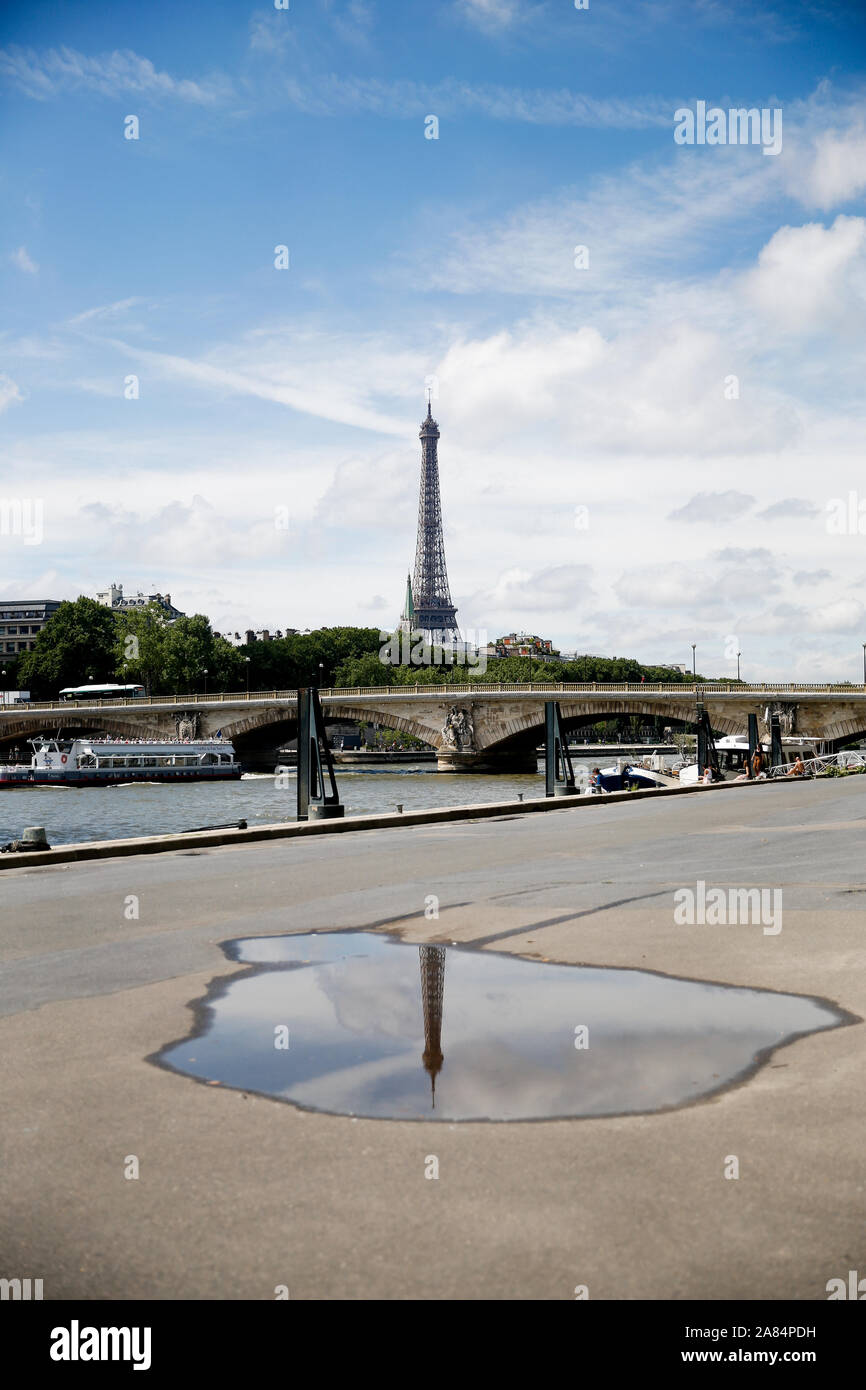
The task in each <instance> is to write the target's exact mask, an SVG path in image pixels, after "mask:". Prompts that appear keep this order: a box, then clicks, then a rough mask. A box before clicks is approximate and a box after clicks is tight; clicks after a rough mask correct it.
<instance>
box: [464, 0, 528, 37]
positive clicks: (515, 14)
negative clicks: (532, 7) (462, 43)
mask: <svg viewBox="0 0 866 1390" xmlns="http://www.w3.org/2000/svg"><path fill="white" fill-rule="evenodd" d="M456 10H457V13H458V14H459V15H460V17H461V18H463V19H467V20H469V21H470V23H472V24H475V25H477V27H478V28H479V29H483V30H485V31H487V32H490V31H493V32H498V31H500V30H502V29H509V28H510V27H511V25H513V24H515V23H517V21H518V20H520V19H525V18H526V17H527V8H526V6H524V5H523V4H522V0H457V3H456Z"/></svg>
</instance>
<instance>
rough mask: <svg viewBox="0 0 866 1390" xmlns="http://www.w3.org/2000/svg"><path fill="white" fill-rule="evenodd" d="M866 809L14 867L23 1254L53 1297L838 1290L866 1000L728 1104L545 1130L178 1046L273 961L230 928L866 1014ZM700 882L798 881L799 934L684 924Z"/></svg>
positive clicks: (844, 784) (554, 824) (774, 806)
mask: <svg viewBox="0 0 866 1390" xmlns="http://www.w3.org/2000/svg"><path fill="white" fill-rule="evenodd" d="M864 830H866V778H859V777H852V778H847V779H838V780H833V781H826V782H820V783H808V784H807V783H802V784H800V783H798V784H795V785H785V786H781V787H778V788H774V789H772V790H771V791H768V792H767V794H766V795H763V794H761V795H758V794H755V789H751V788H734V789H731V790H730V791H728V792H726V794H725V795H723V796H712V795H706V796H700V797H698V796H696V797H684V798H669V799H662V800H656V801H649V802H647V801H644V802H640V803H633V804H621V805H610V806H605V807H600V808H598V809H597V811H596V812H595V813H594V814H592V815H586V814H581V813H580V812H579V811H576V810H564V811H562V812H561V813H558V814H557V815H551V816H535V817H533V816H516V817H515V818H514V819H510V820H504V821H496V822H493V821H478V822H468V823H455V824H443V825H436V826H418V827H415V828H412V829H408V828H403V829H400V830H394V831H391V830H387V829H380V830H371V831H368V832H359V833H357V834H354V835H351V836H334V837H321V838H308V839H303V840H287V841H281V842H277V843H260V844H251V845H243V846H224V847H221V848H214V849H208V850H204V851H201V852H198V851H182V852H178V853H175V854H166V855H160V856H156V857H153V856H151V857H141V858H131V859H122V860H108V861H95V862H92V863H83V864H68V865H59V866H51V867H44V868H41V867H37V866H32V867H29V868H25V867H22V868H20V869H16V870H13V871H9V872H6V873H4V875H3V876H2V884H0V893H2V914H3V916H2V928H0V949H2V961H3V969H2V973H0V1015H2V1017H0V1041H2V1045H3V1050H4V1057H5V1060H6V1064H5V1067H4V1080H3V1094H4V1104H3V1115H4V1123H3V1126H2V1138H0V1263H2V1269H0V1274H3V1275H4V1276H5V1277H15V1276H18V1277H32V1278H42V1279H43V1280H44V1288H45V1296H46V1298H61V1297H84V1298H130V1297H155V1298H193V1299H195V1298H238V1297H240V1298H255V1299H258V1298H264V1299H269V1298H273V1297H274V1289H275V1286H276V1285H278V1284H287V1285H288V1286H289V1289H290V1292H291V1296H292V1298H296V1299H297V1298H300V1299H305V1298H334V1299H344V1298H374V1297H383V1298H393V1299H403V1298H416V1297H417V1298H469V1299H472V1298H507V1299H511V1298H514V1299H530V1298H533V1299H534V1298H570V1297H572V1296H573V1290H574V1287H575V1285H577V1284H587V1285H588V1286H589V1291H590V1297H591V1298H593V1299H610V1298H613V1299H617V1298H661V1299H668V1298H673V1299H680V1298H707V1299H723V1298H729V1297H739V1298H752V1299H767V1300H773V1299H780V1298H797V1299H823V1298H825V1297H826V1293H825V1285H826V1283H827V1280H829V1279H831V1278H834V1277H836V1276H842V1277H845V1276H846V1275H847V1271H848V1270H849V1269H859V1270H860V1272H861V1274H864V1273H866V1223H864V1215H866V1163H864V1154H866V1133H864V1124H863V1100H862V1095H863V1089H862V1076H863V1065H864V1026H863V1025H862V1024H861V1023H859V1022H858V1023H854V1024H852V1025H850V1026H847V1027H843V1028H839V1029H835V1030H832V1031H830V1032H827V1033H821V1034H816V1035H813V1036H810V1037H806V1038H802V1039H799V1040H798V1041H796V1042H794V1043H793V1044H791V1045H790V1046H788V1047H785V1048H783V1049H781V1050H780V1051H778V1052H777V1053H776V1054H774V1056H773V1057H772V1059H771V1061H770V1063H769V1064H768V1065H767V1066H765V1067H763V1068H762V1069H761V1070H760V1071H759V1072H758V1073H757V1074H756V1075H754V1076H752V1077H751V1078H750V1079H748V1080H746V1081H744V1082H743V1083H742V1084H740V1085H737V1086H734V1087H732V1088H730V1089H728V1090H727V1091H725V1092H723V1093H722V1094H720V1095H717V1096H715V1097H714V1098H712V1099H711V1100H708V1101H706V1102H703V1103H698V1104H695V1105H692V1106H689V1107H686V1108H683V1109H680V1110H677V1111H673V1112H668V1113H664V1114H658V1115H645V1116H631V1117H623V1118H613V1119H591V1120H573V1121H556V1122H544V1123H534V1124H512V1125H502V1124H497V1125H484V1124H465V1125H438V1124H437V1125H428V1124H424V1123H401V1122H390V1121H371V1120H369V1121H368V1120H351V1119H348V1118H345V1117H339V1116H328V1115H316V1114H310V1113H305V1112H303V1111H300V1110H297V1109H295V1108H293V1107H292V1106H290V1105H286V1104H281V1103H279V1102H276V1101H271V1100H267V1099H264V1098H260V1097H255V1096H247V1095H244V1094H242V1093H240V1092H236V1091H231V1090H228V1089H223V1088H222V1087H219V1086H203V1085H200V1084H197V1083H195V1082H194V1081H192V1080H190V1079H188V1078H185V1077H182V1076H178V1075H175V1074H172V1073H170V1072H168V1071H165V1070H163V1069H161V1068H158V1067H156V1066H154V1065H153V1064H152V1063H150V1062H148V1061H147V1060H146V1059H147V1058H148V1056H150V1055H151V1054H152V1053H154V1052H156V1051H157V1050H158V1049H159V1048H161V1047H162V1046H163V1045H164V1044H165V1043H167V1042H169V1041H170V1040H172V1039H175V1038H178V1037H181V1036H184V1035H185V1034H186V1033H187V1032H188V1031H189V1028H190V1023H191V1014H190V1010H189V1008H188V1007H187V1006H188V1005H189V1004H190V1003H191V1002H192V1001H195V1000H196V999H200V998H201V997H202V996H203V995H204V994H205V993H206V990H207V986H208V984H209V982H210V981H211V980H212V979H213V978H214V977H216V976H221V975H228V974H231V973H233V972H234V971H236V970H238V969H239V967H238V966H236V965H234V964H233V963H232V962H231V961H229V960H228V959H227V958H226V956H225V954H224V952H223V951H222V950H221V949H220V943H221V942H226V941H228V940H231V939H232V938H235V937H239V936H247V935H264V934H269V933H279V932H303V931H309V930H318V931H322V930H340V929H346V928H358V927H376V928H377V929H380V930H385V929H392V930H397V931H399V932H400V933H401V934H402V935H404V936H405V937H406V938H407V939H411V940H418V941H421V940H436V939H438V940H445V941H460V942H464V943H470V942H474V943H477V944H478V945H479V947H480V948H481V949H484V950H498V951H507V952H511V953H514V954H519V955H522V956H529V957H536V958H545V959H552V960H561V961H565V962H571V963H586V964H597V965H618V966H634V967H640V968H643V969H650V970H658V971H662V972H665V973H669V974H673V975H678V976H688V977H691V978H696V979H702V980H713V981H720V982H725V983H730V984H737V985H750V986H755V987H760V988H764V989H774V990H786V991H791V992H795V993H801V994H808V995H815V996H819V997H821V998H825V999H828V1000H831V1001H833V1002H834V1003H835V1004H837V1005H838V1006H839V1007H841V1008H842V1009H844V1010H847V1011H848V1012H849V1013H851V1014H853V1015H855V1016H856V1017H857V1018H858V1019H862V1018H864V1017H866V974H864V970H863V964H864V907H866V868H864V863H863V840H864ZM193 860H195V862H193ZM431 864H432V865H437V866H438V867H437V868H436V869H432V868H426V867H425V865H431ZM698 879H703V880H705V881H706V882H707V883H708V884H712V885H718V886H728V885H734V886H743V887H753V886H756V887H760V886H768V887H775V886H781V887H782V888H783V894H784V898H783V902H784V912H783V928H782V931H781V932H780V934H779V935H778V936H766V935H764V934H763V932H762V931H761V928H760V926H759V925H743V926H727V927H710V926H692V927H686V926H678V925H676V924H675V922H674V917H673V893H674V891H675V889H676V888H678V887H683V886H689V885H691V886H694V884H695V883H696V881H697V880H698ZM430 893H436V894H438V896H439V898H440V903H441V908H440V913H441V915H440V919H439V920H438V921H426V920H425V919H424V916H423V909H424V898H425V896H426V895H427V894H430ZM131 895H135V896H136V897H137V898H138V900H139V912H140V916H139V918H138V919H137V920H135V919H133V920H127V918H126V917H125V916H124V908H125V905H126V903H127V900H128V899H129V897H130V896H131ZM430 1153H435V1154H436V1155H437V1156H438V1158H439V1163H440V1178H439V1180H438V1181H427V1180H425V1178H424V1166H425V1157H426V1155H428V1154H430ZM130 1154H135V1155H136V1156H137V1157H138V1159H139V1163H140V1174H141V1175H140V1178H139V1179H138V1180H137V1181H127V1180H126V1179H125V1178H124V1162H125V1158H126V1156H127V1155H130ZM730 1154H735V1155H737V1156H738V1158H739V1162H740V1178H739V1179H738V1180H736V1181H728V1180H725V1178H724V1176H723V1168H724V1161H725V1158H726V1156H727V1155H730Z"/></svg>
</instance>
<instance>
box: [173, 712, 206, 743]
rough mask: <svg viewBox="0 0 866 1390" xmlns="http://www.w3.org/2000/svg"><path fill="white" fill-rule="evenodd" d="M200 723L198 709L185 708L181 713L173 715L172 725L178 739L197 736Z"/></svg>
mask: <svg viewBox="0 0 866 1390" xmlns="http://www.w3.org/2000/svg"><path fill="white" fill-rule="evenodd" d="M200 723H201V715H200V714H199V712H198V710H185V711H184V712H183V714H176V715H175V716H174V726H175V728H176V729H177V736H178V738H179V739H186V738H189V739H193V738H198V734H199V724H200Z"/></svg>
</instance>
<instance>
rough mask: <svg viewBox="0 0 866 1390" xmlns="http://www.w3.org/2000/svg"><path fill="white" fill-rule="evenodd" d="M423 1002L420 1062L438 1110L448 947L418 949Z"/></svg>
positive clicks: (434, 1105) (442, 1058) (421, 947)
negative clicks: (437, 1084)
mask: <svg viewBox="0 0 866 1390" xmlns="http://www.w3.org/2000/svg"><path fill="white" fill-rule="evenodd" d="M418 954H419V956H420V958H421V1003H422V1005H423V1006H424V1051H423V1053H422V1054H421V1060H422V1062H423V1063H424V1070H425V1071H426V1072H427V1075H428V1076H429V1077H430V1094H431V1096H432V1100H433V1103H432V1107H431V1108H432V1109H434V1110H435V1109H436V1077H437V1076H438V1075H439V1073H440V1071H441V1070H442V1063H443V1062H444V1060H445V1058H444V1057H443V1056H442V1008H443V1004H444V999H445V947H444V946H419V947H418Z"/></svg>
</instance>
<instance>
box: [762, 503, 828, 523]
mask: <svg viewBox="0 0 866 1390" xmlns="http://www.w3.org/2000/svg"><path fill="white" fill-rule="evenodd" d="M820 510H821V508H820V507H818V506H816V504H815V503H814V502H808V501H807V500H806V498H805V497H784V498H782V500H781V501H780V502H773V503H772V504H771V505H770V506H769V507H765V508H764V509H763V511H760V512H758V516H759V518H760V519H761V521H789V520H793V519H795V518H798V517H813V516H817V515H818V513H819V512H820Z"/></svg>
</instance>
